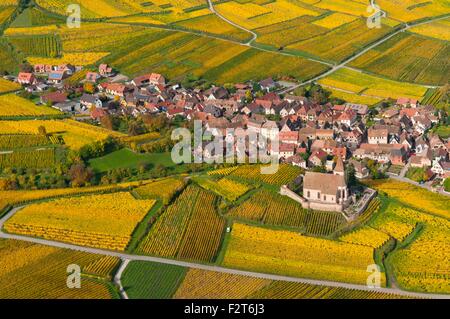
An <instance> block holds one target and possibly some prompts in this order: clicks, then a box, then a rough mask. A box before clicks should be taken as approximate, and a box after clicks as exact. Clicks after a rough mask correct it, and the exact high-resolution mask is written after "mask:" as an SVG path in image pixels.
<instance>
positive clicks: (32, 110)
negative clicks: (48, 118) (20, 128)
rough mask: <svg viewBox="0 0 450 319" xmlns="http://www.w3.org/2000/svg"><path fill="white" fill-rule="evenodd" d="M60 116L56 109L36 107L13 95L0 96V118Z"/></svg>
mask: <svg viewBox="0 0 450 319" xmlns="http://www.w3.org/2000/svg"><path fill="white" fill-rule="evenodd" d="M60 114H61V112H60V111H58V110H56V109H53V108H50V107H47V106H37V105H35V104H34V103H32V102H31V101H29V100H26V99H24V98H21V97H19V96H17V95H15V94H6V95H0V118H5V117H20V116H45V115H60ZM0 130H1V129H0Z"/></svg>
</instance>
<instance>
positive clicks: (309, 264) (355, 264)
mask: <svg viewBox="0 0 450 319" xmlns="http://www.w3.org/2000/svg"><path fill="white" fill-rule="evenodd" d="M373 251H374V250H373V248H371V247H366V246H361V245H354V244H348V243H343V242H337V241H333V240H327V239H319V238H313V237H305V236H302V235H300V234H298V233H295V232H290V231H282V230H270V229H265V228H260V227H254V226H248V225H244V224H239V223H234V225H233V230H232V232H231V239H230V241H229V244H228V247H227V251H226V253H225V257H224V261H223V264H224V265H225V266H228V267H236V268H240V269H245V270H252V271H258V272H269V273H276V274H283V275H288V276H298V277H307V278H316V279H322V280H333V281H342V282H352V283H359V284H365V283H366V280H367V272H366V270H367V266H368V265H372V264H374V263H375V262H374V260H373ZM384 282H385V279H384V276H382V285H384Z"/></svg>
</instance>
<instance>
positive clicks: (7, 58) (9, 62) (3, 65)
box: [0, 37, 23, 73]
mask: <svg viewBox="0 0 450 319" xmlns="http://www.w3.org/2000/svg"><path fill="white" fill-rule="evenodd" d="M22 57H23V56H22V54H19V53H18V52H15V51H14V47H13V46H12V45H11V43H9V42H8V41H6V39H5V38H3V37H0V72H3V73H4V72H9V73H12V72H18V70H19V64H20V62H21V61H22Z"/></svg>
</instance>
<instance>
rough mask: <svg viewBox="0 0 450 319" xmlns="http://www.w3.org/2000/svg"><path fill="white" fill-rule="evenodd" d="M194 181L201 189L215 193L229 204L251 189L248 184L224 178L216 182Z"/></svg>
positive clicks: (199, 179)
mask: <svg viewBox="0 0 450 319" xmlns="http://www.w3.org/2000/svg"><path fill="white" fill-rule="evenodd" d="M195 181H196V182H197V183H198V184H199V185H200V186H201V187H203V188H205V189H207V190H209V191H212V192H214V193H216V194H217V195H219V196H221V197H223V198H225V199H226V200H228V201H230V202H234V201H235V200H237V199H238V198H239V197H241V196H242V195H244V194H245V193H247V192H248V191H249V190H250V189H251V188H252V186H251V185H249V184H244V183H241V182H237V181H235V180H232V179H230V178H226V177H225V178H222V179H219V180H218V181H214V180H211V179H208V178H200V177H199V178H196V179H195Z"/></svg>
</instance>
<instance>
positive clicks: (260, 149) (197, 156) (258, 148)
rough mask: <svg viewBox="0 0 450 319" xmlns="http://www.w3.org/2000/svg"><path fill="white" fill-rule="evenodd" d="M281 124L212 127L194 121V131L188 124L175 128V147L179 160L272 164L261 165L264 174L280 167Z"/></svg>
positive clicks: (183, 161) (175, 158)
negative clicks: (184, 126)
mask: <svg viewBox="0 0 450 319" xmlns="http://www.w3.org/2000/svg"><path fill="white" fill-rule="evenodd" d="M278 133H279V130H278V127H273V128H266V129H265V128H262V129H261V130H260V131H259V130H252V129H246V130H245V129H242V128H236V129H234V128H226V129H218V128H210V127H207V128H206V129H205V130H203V123H202V121H198V120H196V121H194V134H193V136H192V132H191V131H190V130H189V129H187V128H177V129H175V130H174V131H173V132H172V136H171V137H172V140H174V141H178V142H177V143H176V144H175V146H174V147H173V149H172V161H173V162H174V163H176V164H191V163H196V164H200V163H207V164H213V163H216V164H223V163H228V164H236V163H237V164H246V163H250V164H256V163H261V164H270V165H263V166H261V174H275V173H276V172H277V171H278V167H279V137H278Z"/></svg>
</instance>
